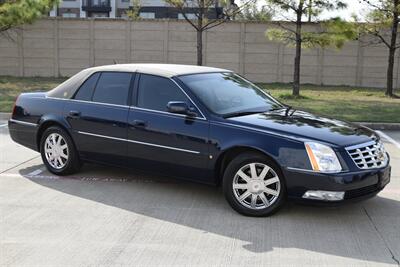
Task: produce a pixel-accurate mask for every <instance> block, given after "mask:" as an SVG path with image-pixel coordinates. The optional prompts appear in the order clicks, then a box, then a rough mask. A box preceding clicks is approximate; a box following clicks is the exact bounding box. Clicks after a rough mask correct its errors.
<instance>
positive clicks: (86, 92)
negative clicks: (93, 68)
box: [74, 72, 100, 101]
mask: <svg viewBox="0 0 400 267" xmlns="http://www.w3.org/2000/svg"><path fill="white" fill-rule="evenodd" d="M99 76H100V74H99V73H98V72H96V73H95V74H93V75H92V76H90V77H89V79H87V80H86V81H85V82H84V83H83V84H82V85H81V87H80V88H79V90H78V92H77V93H76V94H75V97H74V99H77V100H85V101H90V100H92V95H93V91H94V87H95V86H96V82H97V79H99Z"/></svg>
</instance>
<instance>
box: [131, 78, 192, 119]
mask: <svg viewBox="0 0 400 267" xmlns="http://www.w3.org/2000/svg"><path fill="white" fill-rule="evenodd" d="M137 99H138V102H137V106H138V107H139V108H145V109H151V110H157V111H164V112H166V111H167V104H168V102H170V101H182V102H186V103H187V104H188V105H191V102H190V100H189V99H188V98H187V96H186V95H185V94H184V93H183V92H182V90H181V89H180V88H179V87H178V86H177V85H176V84H175V83H174V82H173V81H171V80H170V79H167V78H164V77H159V76H155V75H149V74H141V75H140V80H139V87H138V97H137Z"/></svg>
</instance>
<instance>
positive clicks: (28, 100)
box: [9, 93, 68, 151]
mask: <svg viewBox="0 0 400 267" xmlns="http://www.w3.org/2000/svg"><path fill="white" fill-rule="evenodd" d="M63 107H64V101H63V100H59V99H52V98H46V95H45V94H44V93H28V94H22V95H20V96H19V97H18V99H17V102H16V103H15V109H14V112H13V114H12V117H11V118H12V120H11V121H10V123H9V131H10V136H11V138H12V139H13V140H14V141H15V142H17V143H19V144H21V145H24V146H26V147H29V148H31V149H33V150H36V151H38V141H37V134H38V132H39V130H40V127H41V126H42V125H43V124H44V123H46V122H49V121H53V122H58V123H63V121H64V119H63ZM24 123H28V124H24ZM29 124H30V125H29ZM64 127H66V128H67V127H68V125H65V123H64Z"/></svg>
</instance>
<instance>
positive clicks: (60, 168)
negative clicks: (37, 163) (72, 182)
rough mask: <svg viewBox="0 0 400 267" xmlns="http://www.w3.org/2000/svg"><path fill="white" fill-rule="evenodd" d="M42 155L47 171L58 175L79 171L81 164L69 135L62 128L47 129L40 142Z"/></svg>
mask: <svg viewBox="0 0 400 267" xmlns="http://www.w3.org/2000/svg"><path fill="white" fill-rule="evenodd" d="M40 153H41V156H42V160H43V162H44V164H45V165H46V167H47V169H48V170H49V171H50V172H52V173H54V174H57V175H67V174H72V173H75V172H77V171H79V169H80V167H81V163H80V160H79V156H78V153H77V151H76V149H75V146H74V143H73V141H72V139H71V137H70V136H69V134H68V133H67V132H66V131H65V130H63V129H62V128H60V127H57V126H52V127H49V128H48V129H46V130H45V131H44V133H43V135H42V138H41V142H40Z"/></svg>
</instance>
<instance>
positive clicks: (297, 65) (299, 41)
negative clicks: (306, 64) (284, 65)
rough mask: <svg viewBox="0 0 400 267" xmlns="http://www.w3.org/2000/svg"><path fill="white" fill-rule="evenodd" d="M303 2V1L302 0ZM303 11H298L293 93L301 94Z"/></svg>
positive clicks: (301, 7)
mask: <svg viewBox="0 0 400 267" xmlns="http://www.w3.org/2000/svg"><path fill="white" fill-rule="evenodd" d="M300 3H301V2H300ZM299 7H300V8H299V9H300V10H302V9H303V6H302V5H301V4H300V6H299ZM301 17H302V12H301V11H298V12H297V21H296V56H295V58H294V75H293V95H294V96H299V95H300V63H301V44H302V39H301V27H302V22H301Z"/></svg>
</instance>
